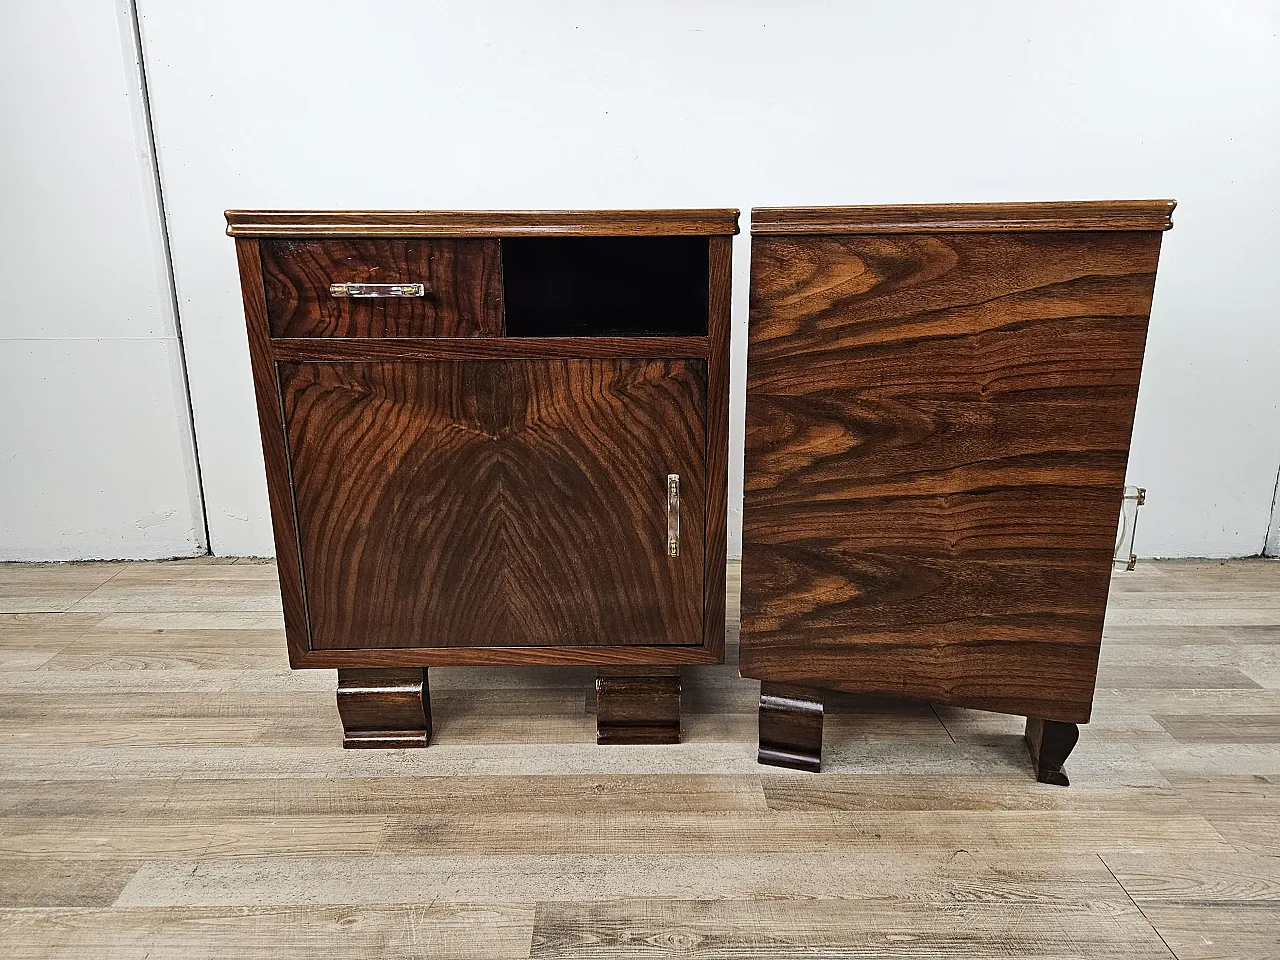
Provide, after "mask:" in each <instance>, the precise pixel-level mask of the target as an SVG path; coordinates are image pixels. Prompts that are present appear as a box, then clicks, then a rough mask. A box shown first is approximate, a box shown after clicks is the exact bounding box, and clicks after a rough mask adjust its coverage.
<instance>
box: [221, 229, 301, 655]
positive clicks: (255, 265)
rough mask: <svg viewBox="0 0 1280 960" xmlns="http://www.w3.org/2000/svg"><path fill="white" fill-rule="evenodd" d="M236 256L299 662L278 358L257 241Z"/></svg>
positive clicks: (288, 619) (288, 626)
mask: <svg viewBox="0 0 1280 960" xmlns="http://www.w3.org/2000/svg"><path fill="white" fill-rule="evenodd" d="M236 261H237V263H238V264H239V267H240V292H241V296H242V298H243V300H244V317H245V326H246V328H247V331H248V335H249V362H250V365H251V368H252V371H253V390H254V393H255V395H256V397H257V402H258V426H259V429H260V430H261V433H262V459H263V461H264V462H265V464H266V468H267V498H268V501H269V502H270V504H271V527H272V530H273V532H274V534H275V542H276V567H277V569H278V571H279V575H280V596H281V599H282V600H283V603H284V627H285V636H286V638H287V640H288V644H289V660H290V662H291V663H294V664H296V663H297V662H298V661H299V659H300V658H301V657H302V656H303V655H304V654H305V653H306V652H307V650H308V649H309V647H310V628H309V625H308V623H307V604H306V595H305V593H304V592H303V585H302V568H301V561H300V558H299V555H298V534H297V523H296V519H295V516H294V508H293V490H292V483H291V478H290V473H289V457H288V453H287V452H286V450H285V437H284V420H283V417H282V414H281V410H280V392H279V388H278V386H277V383H276V370H275V363H274V361H273V360H272V357H271V333H270V330H269V328H268V323H267V303H266V296H265V294H264V292H263V287H262V259H261V256H260V254H259V250H258V241H257V240H246V239H243V238H237V239H236Z"/></svg>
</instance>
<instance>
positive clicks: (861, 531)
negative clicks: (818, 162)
mask: <svg viewBox="0 0 1280 960" xmlns="http://www.w3.org/2000/svg"><path fill="white" fill-rule="evenodd" d="M1172 208H1173V204H1172V203H1170V202H1164V201H1141V202H1121V203H1072V204H1007V205H983V206H976V205H975V206H970V205H964V206H935V207H846V208H799V209H766V210H756V211H753V214H752V233H753V238H752V264H751V320H750V336H749V341H750V343H749V350H750V354H749V360H748V374H747V433H746V499H745V513H744V516H745V521H744V545H743V603H742V609H743V620H742V647H741V663H742V675H743V676H745V677H752V678H755V679H759V680H761V681H762V682H763V684H762V693H761V715H760V717H761V719H760V722H761V727H760V731H761V747H760V757H761V760H762V761H763V762H770V763H778V764H782V765H785V766H793V767H799V768H803V769H814V770H816V769H817V768H818V766H819V763H820V755H821V723H822V701H821V694H820V692H819V691H820V690H822V689H824V688H835V689H841V690H849V691H859V692H880V693H898V694H904V695H910V696H916V697H927V698H930V699H934V700H938V701H941V702H945V703H952V704H958V705H962V706H972V707H978V708H982V709H990V710H999V711H1003V712H1010V713H1016V714H1021V715H1025V716H1027V717H1028V718H1029V720H1028V741H1029V743H1030V746H1031V751H1032V755H1033V757H1035V758H1036V764H1037V775H1038V776H1039V777H1040V779H1042V780H1046V781H1050V782H1062V783H1065V782H1066V780H1065V777H1064V776H1063V775H1062V773H1061V766H1062V761H1063V760H1064V759H1065V757H1066V754H1067V753H1068V752H1069V751H1070V749H1071V746H1072V745H1073V744H1074V742H1075V739H1074V738H1075V735H1076V729H1075V726H1074V725H1075V724H1076V723H1078V722H1083V721H1086V720H1088V718H1089V711H1090V706H1091V702H1092V694H1093V682H1094V676H1095V673H1096V668H1097V659H1098V647H1099V643H1100V640H1101V632H1102V617H1103V613H1104V610H1105V607H1106V598H1107V582H1108V576H1109V571H1110V558H1111V544H1112V537H1113V534H1114V529H1115V517H1116V515H1117V511H1118V508H1119V506H1120V500H1121V497H1122V492H1123V483H1124V472H1125V463H1126V459H1127V454H1128V445H1129V434H1130V430H1131V427H1132V421H1133V413H1134V404H1135V402H1136V396H1137V388H1138V380H1139V375H1140V372H1141V362H1142V353H1143V343H1144V339H1145V334H1146V327H1147V317H1148V314H1149V312H1150V304H1151V295H1152V290H1153V285H1154V280H1155V270H1156V260H1157V257H1158V254H1159V246H1160V231H1162V230H1165V229H1168V227H1169V226H1170V219H1169V217H1170V213H1171V211H1172ZM737 218H738V214H737V211H735V210H665V211H615V212H594V213H545V212H544V213H427V212H398V213H386V212H382V213H374V212H340V213H325V212H246V211H231V212H229V213H228V215H227V220H228V224H229V227H228V232H229V233H230V234H231V235H232V236H234V237H235V238H236V247H237V254H238V257H239V263H240V274H241V282H242V286H243V294H244V304H245V314H246V318H247V322H248V331H249V347H250V355H251V359H252V364H253V373H254V384H255V388H256V391H257V397H258V412H259V418H260V424H261V431H262V442H263V450H264V454H265V458H266V465H267V480H268V490H269V494H270V499H271V509H272V518H273V521H274V525H275V534H276V548H277V556H278V562H279V567H280V581H281V591H282V594H283V598H284V610H285V628H286V635H287V638H288V645H289V654H290V662H291V664H292V665H293V666H294V667H330V668H333V667H336V668H337V669H338V677H339V679H338V704H339V710H340V713H341V716H342V720H343V726H344V729H345V734H346V735H345V744H346V745H347V746H425V745H426V744H427V743H428V742H429V740H430V736H431V719H430V717H431V715H430V700H429V694H428V687H427V668H429V667H432V666H440V665H457V664H520V663H525V664H528V663H538V664H554V663H576V664H594V665H597V666H598V668H599V676H598V679H597V710H598V712H597V716H598V727H597V730H598V739H599V741H600V742H601V743H669V742H675V741H676V740H678V739H679V729H680V726H679V724H680V720H679V689H680V688H679V676H678V667H679V665H680V664H690V663H717V662H721V661H722V660H723V653H724V611H725V573H724V571H725V527H726V506H727V505H726V477H727V470H728V433H729V428H728V397H729V384H728V377H729V369H728V346H729V288H730V251H731V242H732V241H731V237H732V235H733V234H735V233H736V232H737V229H738V227H737Z"/></svg>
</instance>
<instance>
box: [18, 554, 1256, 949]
mask: <svg viewBox="0 0 1280 960" xmlns="http://www.w3.org/2000/svg"><path fill="white" fill-rule="evenodd" d="M737 566H738V565H737V564H736V563H734V564H732V565H731V566H730V573H729V596H730V604H729V611H730V624H731V629H730V632H729V636H730V637H731V638H732V637H734V636H736V633H737V631H736V626H735V625H734V621H735V620H736V611H737V606H738V605H737V602H736V597H737V593H738V586H737ZM0 609H3V610H4V611H6V612H4V613H0V954H4V955H5V956H6V957H8V956H12V955H16V956H18V957H86V958H89V957H92V958H94V960H97V958H107V957H111V958H123V957H128V958H142V957H149V960H204V958H208V957H228V956H234V957H236V958H240V960H313V958H315V957H320V956H323V957H326V958H342V960H359V958H366V957H379V958H389V960H401V958H403V960H409V958H412V960H421V958H422V957H423V956H430V957H436V956H441V957H468V958H475V957H484V958H491V960H500V958H510V960H527V958H528V957H530V956H531V955H532V956H546V957H583V956H590V957H605V956H608V957H610V958H612V957H621V958H647V960H653V958H656V957H668V956H670V957H677V956H678V957H683V958H695V957H698V958H707V957H716V958H725V960H727V958H738V957H770V958H772V957H779V956H780V957H792V958H799V957H806V958H832V957H845V958H854V957H856V958H867V960H870V958H876V960H923V958H936V957H946V958H948V960H991V958H993V957H1000V958H1013V957H1028V958H1030V957H1035V958H1041V960H1044V958H1054V960H1079V958H1082V957H1083V958H1098V960H1103V958H1105V960H1135V958H1144V960H1145V958H1149V957H1150V958H1157V957H1158V958H1163V960H1170V958H1171V957H1173V956H1176V957H1177V958H1178V960H1203V958H1206V957H1213V958H1217V960H1258V958H1260V957H1269V956H1273V955H1275V954H1276V953H1277V950H1278V948H1280V942H1278V941H1277V938H1278V937H1280V856H1277V854H1280V829H1278V828H1277V824H1280V726H1277V724H1276V720H1277V718H1278V717H1280V642H1277V640H1280V561H1275V560H1272V561H1267V560H1241V561H1230V562H1225V563H1224V562H1218V561H1213V562H1186V561H1175V562H1158V563H1149V562H1145V561H1144V562H1141V563H1139V565H1138V568H1137V570H1135V571H1134V572H1132V573H1126V572H1124V571H1119V572H1117V573H1116V574H1115V576H1114V578H1113V585H1112V589H1111V594H1110V609H1109V613H1108V624H1107V640H1106V643H1105V645H1104V646H1103V664H1102V669H1101V673H1100V677H1099V680H1100V686H1099V690H1098V696H1097V702H1096V706H1095V710H1094V719H1093V723H1092V724H1091V725H1090V728H1089V731H1088V735H1087V736H1086V737H1084V738H1083V739H1082V740H1081V742H1080V745H1079V746H1078V747H1077V748H1076V750H1075V751H1074V753H1073V754H1072V756H1071V759H1070V760H1069V761H1068V770H1069V772H1070V773H1071V779H1072V781H1073V783H1072V786H1071V789H1069V790H1063V789H1061V788H1058V787H1053V786H1046V785H1043V784H1039V783H1036V782H1035V781H1034V780H1033V779H1032V778H1031V777H1030V776H1019V775H1018V769H1019V768H1018V765H1019V763H1020V762H1022V759H1021V752H1022V750H1023V749H1024V748H1022V746H1021V743H1020V736H1021V733H1022V720H1021V719H1020V718H1015V717H1007V716H1001V715H999V714H992V713H983V712H976V711H969V710H963V709H959V708H954V707H945V706H937V707H936V709H931V707H930V705H929V704H927V703H920V702H915V701H909V700H898V699H896V698H886V697H868V696H857V697H846V696H841V695H830V696H828V697H827V701H826V726H827V733H828V738H827V749H826V755H825V756H824V758H823V773H822V774H821V775H820V776H810V775H806V774H797V773H793V772H791V771H785V770H778V769H775V768H771V767H763V766H759V765H757V764H756V762H755V749H756V712H757V704H758V695H757V690H756V685H755V684H754V683H750V682H745V681H743V680H741V679H739V678H738V676H737V666H736V663H735V662H734V659H735V657H734V654H735V651H736V645H733V644H731V645H730V648H729V658H728V659H729V662H728V663H726V664H724V665H713V666H700V667H696V668H694V669H688V670H684V671H683V677H682V684H681V685H682V699H683V708H684V709H683V723H684V742H682V743H681V744H678V745H673V746H661V747H625V748H621V747H620V748H601V747H598V746H596V743H595V722H594V717H593V715H592V712H591V710H592V700H593V698H592V697H591V696H590V695H589V693H588V686H589V684H590V679H589V678H590V676H591V675H592V674H593V671H592V670H590V669H586V668H580V667H568V668H564V667H561V668H553V669H527V668H526V669H517V670H512V669H510V668H506V667H493V668H491V667H477V668H468V669H451V670H440V671H434V670H433V671H431V686H432V700H433V703H432V707H433V714H434V722H435V740H434V744H433V747H432V748H431V749H428V750H414V751H375V750H361V751H356V750H346V751H344V750H342V749H341V748H340V746H339V744H340V742H341V738H342V730H341V725H340V723H339V717H338V714H337V711H336V710H335V709H334V699H333V697H334V694H333V675H332V674H330V673H326V672H323V671H300V672H299V671H295V672H290V670H289V669H288V664H287V662H286V660H285V657H284V651H283V646H282V642H281V630H280V626H279V619H280V609H281V605H280V594H279V590H278V586H277V580H276V569H275V565H274V564H272V563H260V562H254V561H244V560H241V561H234V562H233V561H232V559H231V558H222V557H219V558H209V557H203V558H197V559H194V560H184V561H164V562H148V563H103V564H0ZM1135 903H1136V906H1135ZM428 905H429V906H428ZM1157 931H1158V933H1157ZM1166 944H1167V946H1166Z"/></svg>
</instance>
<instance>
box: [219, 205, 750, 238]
mask: <svg viewBox="0 0 1280 960" xmlns="http://www.w3.org/2000/svg"><path fill="white" fill-rule="evenodd" d="M226 218H227V233H228V234H229V235H231V236H233V237H546V236H568V237H662V236H668V237H671V236H694V237H706V236H725V235H732V234H735V233H737V232H738V211H737V210H228V211H226Z"/></svg>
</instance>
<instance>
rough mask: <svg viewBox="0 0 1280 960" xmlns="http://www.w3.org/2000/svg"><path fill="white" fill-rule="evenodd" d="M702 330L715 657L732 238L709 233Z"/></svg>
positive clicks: (707, 596)
mask: <svg viewBox="0 0 1280 960" xmlns="http://www.w3.org/2000/svg"><path fill="white" fill-rule="evenodd" d="M709 257H710V268H709V270H708V277H709V287H708V297H707V306H708V317H707V332H708V334H709V338H710V341H711V345H710V357H709V359H708V361H707V455H706V457H707V550H706V563H705V577H706V584H705V590H704V600H703V615H702V620H703V635H704V643H705V644H706V646H707V648H708V649H709V650H711V651H714V652H715V653H717V654H719V655H720V656H721V657H723V655H724V642H725V635H724V631H725V576H726V571H725V563H726V561H727V559H728V558H727V556H726V552H727V539H726V538H727V531H728V523H729V329H730V312H729V311H730V296H729V292H730V285H731V283H732V276H733V262H732V257H733V238H732V237H712V238H711V240H710V250H709Z"/></svg>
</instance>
